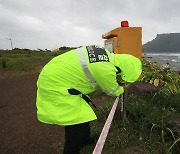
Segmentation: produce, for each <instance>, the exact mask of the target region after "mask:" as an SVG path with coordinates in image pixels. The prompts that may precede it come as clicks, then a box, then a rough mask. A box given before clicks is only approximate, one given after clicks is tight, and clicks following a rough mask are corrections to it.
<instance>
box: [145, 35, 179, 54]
mask: <svg viewBox="0 0 180 154" xmlns="http://www.w3.org/2000/svg"><path fill="white" fill-rule="evenodd" d="M142 48H143V53H180V33H168V34H157V36H156V38H155V39H153V40H152V41H149V42H147V43H146V44H144V45H143V47H142Z"/></svg>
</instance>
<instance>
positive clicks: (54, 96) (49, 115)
mask: <svg viewBox="0 0 180 154" xmlns="http://www.w3.org/2000/svg"><path fill="white" fill-rule="evenodd" d="M119 56H120V55H119ZM119 56H117V59H121V56H120V57H119ZM122 56H123V57H129V55H122ZM132 57H133V56H132ZM115 58H116V56H115V55H114V54H111V53H110V52H108V51H107V50H105V49H103V48H100V47H97V46H87V47H81V48H78V49H74V50H71V51H69V52H66V53H64V54H62V55H59V56H57V57H55V58H53V59H52V60H51V61H50V62H49V63H48V64H46V65H45V67H44V68H43V70H42V71H41V73H40V75H39V78H38V81H37V87H38V90H37V99H36V106H37V116H38V120H40V121H41V122H44V123H48V124H57V125H62V126H66V125H74V124H79V123H84V122H88V121H92V120H95V119H97V118H96V115H95V113H94V111H93V110H92V109H91V107H90V106H89V104H88V103H87V102H86V101H85V100H84V99H83V98H82V95H83V94H84V95H86V94H89V93H92V92H93V91H95V90H96V89H98V88H100V89H102V90H103V91H104V92H105V93H106V94H107V95H110V96H119V95H120V94H121V93H123V92H124V90H123V87H121V86H119V85H118V83H117V81H116V73H117V68H116V67H115V66H118V67H120V68H121V67H122V68H123V66H124V65H123V64H121V60H115ZM133 58H135V57H133ZM136 59H137V58H136ZM139 64H140V61H139V60H138V65H139ZM120 65H122V66H120ZM127 67H129V66H127ZM123 69H125V68H123ZM123 71H124V70H123ZM132 71H133V70H132ZM141 71H142V70H141V68H139V71H137V72H136V75H134V77H132V79H130V80H133V81H131V82H134V81H135V80H136V79H137V78H138V77H139V75H140V73H141ZM131 73H132V72H130V74H131ZM130 74H128V73H127V74H124V76H125V75H128V76H129V75H130ZM130 76H131V75H130ZM124 80H126V78H124ZM69 89H76V90H78V91H79V92H81V94H77V95H72V94H70V93H69V91H68V90H69Z"/></svg>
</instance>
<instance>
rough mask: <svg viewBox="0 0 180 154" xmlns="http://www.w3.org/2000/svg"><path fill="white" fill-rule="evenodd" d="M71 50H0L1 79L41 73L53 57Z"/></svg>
mask: <svg viewBox="0 0 180 154" xmlns="http://www.w3.org/2000/svg"><path fill="white" fill-rule="evenodd" d="M68 50H70V49H64V50H60V51H57V52H50V51H42V50H41V51H32V50H29V49H14V50H0V78H1V79H2V78H7V77H10V76H12V77H13V76H17V75H19V74H27V73H35V72H40V70H41V69H42V68H43V66H44V65H45V64H46V63H47V62H48V61H50V60H51V59H52V58H53V57H55V56H58V55H60V54H62V53H64V52H66V51H68Z"/></svg>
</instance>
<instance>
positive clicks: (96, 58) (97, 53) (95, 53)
mask: <svg viewBox="0 0 180 154" xmlns="http://www.w3.org/2000/svg"><path fill="white" fill-rule="evenodd" d="M86 49H87V52H88V57H89V62H90V63H94V62H101V61H106V62H109V57H108V55H107V53H106V51H105V49H103V48H100V47H97V46H87V47H86Z"/></svg>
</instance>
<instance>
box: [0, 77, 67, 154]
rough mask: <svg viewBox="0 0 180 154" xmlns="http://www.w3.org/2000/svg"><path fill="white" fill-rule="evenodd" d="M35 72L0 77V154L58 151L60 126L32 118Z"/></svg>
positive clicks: (34, 108)
mask: <svg viewBox="0 0 180 154" xmlns="http://www.w3.org/2000/svg"><path fill="white" fill-rule="evenodd" d="M37 77H38V74H31V75H23V76H19V77H14V78H10V79H3V80H0V153H1V154H3V153H13V154H15V153H23V154H24V153H32V154H35V153H43V154H45V153H48V154H51V153H53V154H55V153H62V151H63V144H64V128H63V127H60V126H56V125H45V124H42V123H40V122H39V121H38V120H37V119H36V106H35V98H36V80H37Z"/></svg>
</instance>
